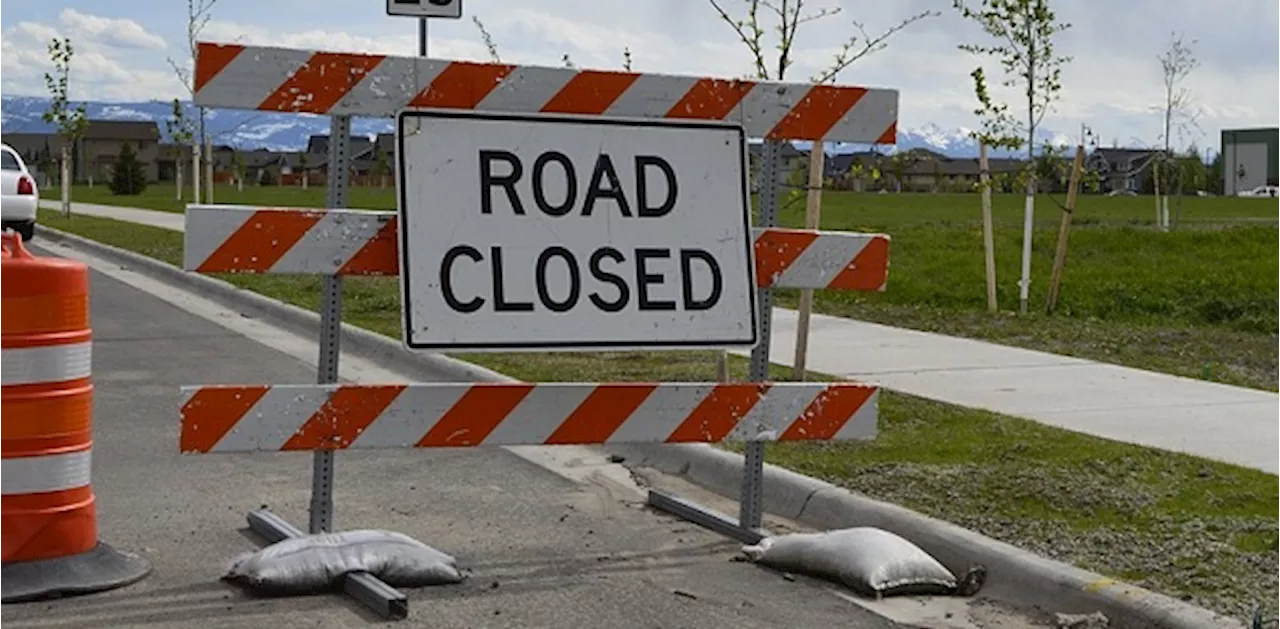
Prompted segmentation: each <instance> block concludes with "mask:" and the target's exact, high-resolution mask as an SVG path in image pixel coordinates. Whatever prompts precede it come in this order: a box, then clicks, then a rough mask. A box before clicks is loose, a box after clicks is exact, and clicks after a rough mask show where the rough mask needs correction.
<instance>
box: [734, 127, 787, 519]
mask: <svg viewBox="0 0 1280 629" xmlns="http://www.w3.org/2000/svg"><path fill="white" fill-rule="evenodd" d="M761 149H762V150H761V151H760V175H761V177H760V179H761V180H762V181H761V183H760V209H759V212H760V218H759V221H758V222H757V223H756V224H757V226H759V227H776V226H777V224H778V183H779V179H780V178H781V176H782V142H780V141H777V140H766V141H765V143H764V146H763V147H761ZM758 295H759V296H758V298H757V302H758V303H759V304H760V343H759V344H757V345H756V346H755V347H754V348H753V349H752V350H751V367H750V373H749V375H748V377H749V378H750V381H751V382H764V381H766V380H768V379H769V344H770V342H771V341H772V336H773V335H772V330H773V290H771V289H768V288H762V289H760V290H759V292H758ZM763 498H764V444H763V443H761V442H759V441H749V442H747V446H746V451H745V453H744V457H743V462H742V495H741V497H740V498H739V503H738V508H739V511H738V525H739V526H741V527H742V528H744V529H748V530H752V529H758V528H760V526H761V522H762V519H763V513H764V505H763V504H762V503H763Z"/></svg>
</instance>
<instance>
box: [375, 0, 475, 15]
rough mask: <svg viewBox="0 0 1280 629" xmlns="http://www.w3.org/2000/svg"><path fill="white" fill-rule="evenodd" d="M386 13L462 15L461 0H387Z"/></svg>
mask: <svg viewBox="0 0 1280 629" xmlns="http://www.w3.org/2000/svg"><path fill="white" fill-rule="evenodd" d="M387 15H403V16H408V17H442V18H450V19H454V20H456V19H459V18H461V17H462V0H387Z"/></svg>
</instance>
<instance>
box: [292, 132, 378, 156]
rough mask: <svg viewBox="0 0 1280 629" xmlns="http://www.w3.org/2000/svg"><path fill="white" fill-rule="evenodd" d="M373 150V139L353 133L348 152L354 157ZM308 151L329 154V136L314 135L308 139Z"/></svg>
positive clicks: (316, 153)
mask: <svg viewBox="0 0 1280 629" xmlns="http://www.w3.org/2000/svg"><path fill="white" fill-rule="evenodd" d="M371 150H373V141H372V140H370V139H369V138H367V137H365V136H363V135H353V136H351V139H350V140H349V141H348V142H347V153H348V155H349V156H350V157H351V158H352V159H354V158H356V157H357V156H360V155H364V154H365V153H368V152H370V151H371ZM307 153H309V154H311V155H324V156H325V157H328V156H329V136H328V135H313V136H311V137H310V138H308V139H307Z"/></svg>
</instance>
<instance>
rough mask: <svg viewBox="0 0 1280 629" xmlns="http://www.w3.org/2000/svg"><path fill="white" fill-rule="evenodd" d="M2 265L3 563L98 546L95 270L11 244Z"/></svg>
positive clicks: (8, 240) (11, 240) (12, 240)
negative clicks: (93, 476) (93, 480)
mask: <svg viewBox="0 0 1280 629" xmlns="http://www.w3.org/2000/svg"><path fill="white" fill-rule="evenodd" d="M3 244H4V247H5V249H4V255H3V259H2V260H0V275H3V277H2V278H0V293H2V295H0V303H2V309H3V312H2V313H0V319H3V321H4V326H3V334H2V335H0V370H3V375H2V376H0V407H3V409H2V410H3V415H4V421H3V422H0V485H3V491H2V492H0V493H2V496H0V502H2V503H3V504H2V505H0V522H2V525H3V526H2V527H0V528H3V562H4V563H6V564H7V563H10V562H20V561H33V560H38V559H57V558H61V557H68V556H71V555H78V554H81V553H85V552H88V551H90V550H92V549H93V548H94V546H96V545H97V538H98V527H97V513H96V510H95V501H94V496H93V490H92V488H91V486H90V471H91V468H92V464H91V459H92V448H93V432H92V419H93V417H92V409H93V384H92V382H91V380H90V377H91V371H92V331H91V330H90V329H89V327H88V323H89V312H88V310H89V308H88V305H89V299H88V294H89V270H88V267H86V266H85V265H84V264H83V263H80V262H74V261H71V260H63V259H60V258H38V257H35V256H33V255H31V254H30V253H28V252H27V251H26V249H25V248H23V246H22V242H21V240H19V239H18V238H17V237H16V236H12V235H9V234H6V235H4V237H3Z"/></svg>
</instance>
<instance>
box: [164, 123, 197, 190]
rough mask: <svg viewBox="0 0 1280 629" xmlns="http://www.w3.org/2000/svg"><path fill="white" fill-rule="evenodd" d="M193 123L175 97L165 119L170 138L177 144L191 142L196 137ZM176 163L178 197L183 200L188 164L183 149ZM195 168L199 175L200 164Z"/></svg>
mask: <svg viewBox="0 0 1280 629" xmlns="http://www.w3.org/2000/svg"><path fill="white" fill-rule="evenodd" d="M193 124H194V121H193V120H191V119H190V118H187V116H186V111H185V110H184V109H183V107H182V101H180V100H178V99H176V98H175V99H173V111H172V112H171V113H170V114H169V117H168V118H167V119H165V121H164V126H165V129H166V130H167V131H168V132H169V138H170V139H171V140H173V143H174V144H176V145H177V146H184V145H188V144H191V140H192V138H194V137H195V128H194V126H193ZM174 163H175V164H176V165H177V167H176V168H175V169H174V179H175V181H176V184H177V187H178V195H177V199H178V200H179V201H181V200H182V173H183V172H184V170H185V169H186V164H184V163H183V160H182V152H181V151H179V152H178V158H177V159H176V160H175V162H174ZM193 163H194V162H193ZM194 168H195V169H196V170H195V172H194V173H193V176H194V177H199V166H198V165H196V166H194Z"/></svg>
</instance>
